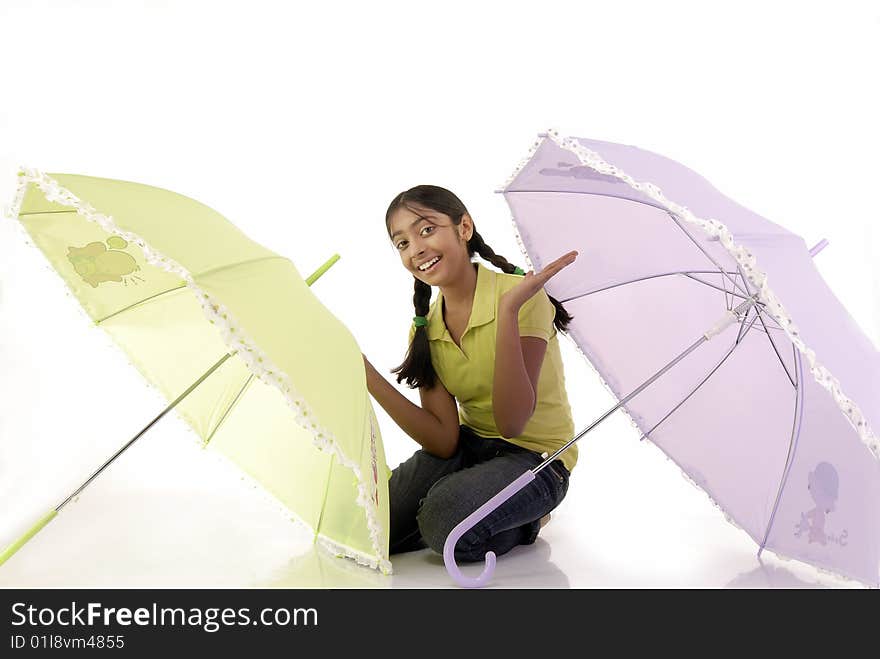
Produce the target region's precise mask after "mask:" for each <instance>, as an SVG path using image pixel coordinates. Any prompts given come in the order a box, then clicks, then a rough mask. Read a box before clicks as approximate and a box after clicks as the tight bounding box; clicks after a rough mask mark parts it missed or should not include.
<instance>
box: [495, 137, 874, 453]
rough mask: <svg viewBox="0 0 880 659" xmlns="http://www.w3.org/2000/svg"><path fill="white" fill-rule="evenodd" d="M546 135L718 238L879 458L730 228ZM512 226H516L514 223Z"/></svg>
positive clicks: (861, 421)
mask: <svg viewBox="0 0 880 659" xmlns="http://www.w3.org/2000/svg"><path fill="white" fill-rule="evenodd" d="M547 138H549V139H552V140H553V141H554V142H555V143H556V144H557V145H558V146H559V147H561V148H563V149H566V150H567V151H570V152H571V153H573V154H574V155H576V156H577V157H578V159H579V160H580V161H581V163H582V164H584V165H587V166H588V167H590V168H592V169H594V170H596V171H597V172H600V173H602V174H607V175H610V176H615V177H617V178H619V179H620V180H622V181H624V182H625V183H627V184H628V185H629V186H630V187H631V188H633V189H635V190H638V191H639V192H642V193H643V194H646V195H648V196H649V197H651V198H652V199H654V200H655V201H656V202H658V203H659V204H660V205H661V206H662V207H663V208H665V209H666V210H668V211H669V212H670V213H673V214H674V215H675V216H676V217H680V218H682V219H684V220H685V221H686V222H688V223H689V224H692V225H694V226H696V227H699V228H700V229H702V230H703V231H704V232H705V233H706V234H707V235H709V236H710V237H711V238H714V239H717V240H719V242H720V243H721V244H722V245H723V246H724V248H725V249H726V250H727V251H728V253H729V254H730V255H731V256H732V257H733V258H734V259H736V262H737V263H739V265H740V266H741V267H742V269H743V273H744V275H745V276H746V277H747V278H748V280H749V281H750V282H751V283H752V284H753V285H754V287H755V289H756V291H757V293H758V299H759V300H760V301H761V302H763V303H764V305H765V309H766V310H767V311H768V312H769V313H770V315H771V317H772V318H773V319H774V320H775V321H776V322H777V323H778V324H779V326H780V327H781V328H782V329H783V331H784V332H785V333H786V335H787V336H788V338H789V339H790V340H791V342H792V343H793V344H794V345H796V346H797V348H798V350H800V351H801V353H802V354H803V355H804V356H805V357H806V358H807V361H808V362H809V365H810V372H811V373H812V374H813V377H814V378H815V379H816V382H818V383H819V384H820V385H821V386H823V387H824V388H825V389H827V390H828V392H829V393H830V394H831V396H832V398H834V401H835V402H836V403H837V406H838V407H839V408H840V411H841V412H843V414H844V415H845V416H846V418H847V419H849V422H850V424H851V425H852V427H853V428H854V429H855V431H856V432H857V433H858V435H859V438H860V439H861V440H862V442H863V443H864V444H865V446H866V447H867V448H868V450H869V451H871V453H872V454H873V455H874V457H875V458H877V459H878V460H880V439H878V437H877V435H876V434H874V432H873V431H872V430H871V428H870V427H869V425H868V421H867V419H865V417H864V415H863V414H862V412H861V410H860V409H859V407H858V405H857V404H856V403H855V402H854V401H853V400H851V399H850V398H848V397H847V396H846V395H845V394H844V393H843V390H842V388H841V386H840V382H839V381H838V380H837V379H836V378H835V377H834V376H833V375H832V374H831V373H830V372H829V371H828V369H826V368H825V367H824V366H822V365H821V364H819V362H818V361H817V360H816V353H815V351H814V350H812V349H811V348H808V347H807V346H806V344H805V343H804V342H803V340H802V339H801V338H800V335H799V332H798V329H797V326H796V325H795V324H794V320H793V319H792V318H791V316H790V315H789V314H788V312H787V311H786V310H785V307H783V306H782V303H781V302H780V301H779V299H778V298H777V297H776V295H775V294H774V293H773V291H772V290H771V289H770V287H769V285H768V284H767V274H766V273H765V272H764V271H763V270H761V269H760V268H759V267H758V265H757V259H756V258H755V256H754V255H753V254H752V253H751V252H749V251H748V250H747V249H746V248H745V247H743V246H742V245H738V244H737V243H736V242H735V241H734V238H733V234H731V232H730V230H729V229H728V228H727V227H726V226H725V225H724V224H723V223H722V222H720V221H719V220H715V219H711V218H710V219H703V218H699V217H697V216H695V215H694V214H693V213H692V212H691V211H690V210H689V209H687V208H685V207H684V206H680V205H678V204H676V203H675V202H673V201H670V200H669V199H667V198H666V197H665V196H663V193H662V192H661V191H660V188H658V187H657V186H656V185H654V184H653V183H649V182H638V181H636V180H635V179H633V178H632V177H631V176H629V175H628V174H627V173H626V172H624V171H623V170H621V169H619V168H618V167H615V166H614V165H611V164H609V163H607V162H606V161H605V160H603V159H602V157H601V156H600V155H599V154H598V153H596V152H595V151H591V150H590V149H587V148H586V147H584V146H583V145H582V144H580V142H578V141H577V140H576V139H574V138H570V137H565V138H564V137H561V136H560V135H559V131H557V130H555V129H553V128H551V129H549V130H548V131H547ZM535 150H537V146H533V147H532V150H531V155H534V152H535ZM531 155H530V157H531ZM523 166H524V163H523V164H520V166H519V167H518V168H517V170H516V171H515V172H514V175H513V176H512V177H511V178H510V179H509V180H510V181H512V180H513V179H514V178H515V177H516V175H517V174H518V173H519V172H520V170H521V169H522V167H523ZM514 226H516V224H515V223H514ZM517 240H518V241H520V243H521V240H520V238H519V234H517Z"/></svg>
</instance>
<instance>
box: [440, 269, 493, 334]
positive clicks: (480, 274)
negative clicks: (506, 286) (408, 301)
mask: <svg viewBox="0 0 880 659" xmlns="http://www.w3.org/2000/svg"><path fill="white" fill-rule="evenodd" d="M476 264H477V286H476V289H475V290H474V303H473V306H472V307H471V316H470V318H468V324H467V327H466V328H465V330H464V333H463V334H462V336H464V334H466V333H467V331H468V330H469V329H470V328H472V327H479V326H480V325H485V324H486V323H489V322H491V321H493V320H495V285H496V279H497V278H498V273H497V272H495V271H494V270H490V269H489V268H487V267H485V266H484V265H483V264H482V263H480V262H479V261H476ZM427 319H428V327H427V329H428V339H429V340H433V339H445V340H447V341H452V337H451V336H450V335H449V330H447V329H446V323H445V322H444V321H443V293H442V292H440V293H438V294H437V299H436V300H434V303H433V304H432V305H431V308H430V309H429V310H428V315H427Z"/></svg>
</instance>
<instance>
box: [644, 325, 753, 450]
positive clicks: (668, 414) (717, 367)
mask: <svg viewBox="0 0 880 659" xmlns="http://www.w3.org/2000/svg"><path fill="white" fill-rule="evenodd" d="M747 317H748V314H746V316H744V317H743V321H742V323H741V324H740V331H742V327H743V324H744V323H745V319H746V318H747ZM756 319H757V318H752V322H751V323H750V324H749V327H748V329H746V331H745V332H744V333H743V334H742V335H741V336H737V339H736V342H735V343H734V344H733V345H732V346H731V347H730V350H728V351H727V354H726V355H724V357H722V358H721V361H719V362H718V363H717V364H716V365H715V368H713V369H712V370H711V371H709V373H708V374H707V375H706V377H704V378H703V379H702V380H701V381H700V383H699V384H698V385H697V386H696V387H694V388H693V389H692V390H691V392H690V393H689V394H688V395H687V396H685V397H684V398H682V399H681V401H680V402H679V403H678V405H676V406H675V407H673V408H672V409H671V410H669V412H668V413H667V414H666V416H664V417H663V418H662V419H660V420H659V421H658V422H657V423H656V424H654V427H653V428H651V429H650V430H648V431H647V432H645V433H644V434H643V435H642V436H641V437H639V441H642V440H643V439H645V438H646V437H647V436H648V435H650V434H651V433H652V432H654V431H655V430H656V429H657V426H659V425H660V424H661V423H663V422H664V421H666V419H668V418H669V417H670V416H672V414H673V413H674V412H675V411H676V410H677V409H678V408H679V407H681V406H682V405H684V404H685V402H686V401H687V400H688V399H689V398H690V397H691V396H693V395H694V394H695V393H697V390H698V389H699V388H700V387H702V386H703V385H704V384H705V383H706V381H707V380H708V379H709V378H710V377H712V374H713V373H715V371H717V370H718V369H719V368H721V365H722V364H723V363H724V362H725V361H727V358H728V357H730V355H732V354H733V351H734V350H736V348H737V346H739V344H740V339H741V338H742V337H743V336H745V335H746V334H748V332H749V330H750V329H751V328H752V325H754V324H755V320H756Z"/></svg>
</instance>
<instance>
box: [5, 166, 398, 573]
mask: <svg viewBox="0 0 880 659" xmlns="http://www.w3.org/2000/svg"><path fill="white" fill-rule="evenodd" d="M18 177H19V179H18V180H19V185H18V188H17V192H16V196H15V199H14V200H13V203H12V205H11V206H10V208H9V210H8V215H9V216H10V217H11V218H13V219H17V220H18V221H19V222H20V224H21V226H22V227H23V228H24V230H25V231H26V232H27V234H28V236H29V239H30V241H32V242H33V244H34V245H35V246H36V247H37V248H39V250H40V251H41V252H42V253H43V255H44V256H45V257H46V259H47V260H48V262H49V264H50V265H51V267H52V269H53V270H54V271H55V272H56V273H57V274H58V275H59V276H60V277H61V278H62V279H63V280H64V282H65V284H66V285H67V287H68V288H69V290H70V292H71V293H72V295H73V296H74V297H75V298H76V299H77V300H78V301H79V303H80V304H81V305H82V307H83V308H84V309H85V311H86V313H87V314H88V315H89V317H90V318H91V319H92V321H93V322H94V324H95V325H98V326H100V327H101V328H102V329H103V330H104V331H106V332H107V333H108V334H109V335H110V336H111V337H112V338H113V340H114V341H115V342H116V343H117V344H118V345H119V346H120V347H121V348H122V349H123V351H124V352H125V353H126V355H127V357H128V359H129V360H130V362H131V364H132V365H134V367H135V368H137V370H138V371H139V372H140V373H141V374H142V375H143V376H144V377H145V378H146V379H147V380H148V381H149V382H150V384H151V385H153V386H154V387H156V388H157V389H158V390H159V391H160V392H161V393H162V395H163V396H164V397H165V399H166V400H168V401H170V404H169V405H168V407H167V408H165V410H163V411H162V413H161V414H159V416H157V417H156V418H155V419H153V421H151V422H150V423H149V424H148V425H147V426H146V427H145V428H144V429H143V430H141V432H140V433H138V434H137V435H136V436H135V437H133V438H132V439H131V440H129V441H128V442H127V443H126V444H125V445H123V446H122V448H120V450H119V451H118V452H117V453H116V454H115V455H113V456H112V457H111V458H110V459H109V460H108V461H107V462H106V463H105V464H104V465H102V466H101V467H100V468H99V469H98V470H97V471H95V472H94V473H93V474H92V475H91V476H90V477H89V478H88V479H87V480H86V481H85V482H84V483H83V485H82V486H81V487H80V488H79V489H78V490H76V491H75V492H74V493H73V494H71V495H70V496H69V497H67V498H66V499H65V500H64V501H63V502H62V503H61V504H59V505H58V506H56V507H55V508H54V509H53V510H51V511H49V512H48V513H47V514H46V515H44V516H43V517H42V518H41V519H40V520H38V521H37V522H36V523H35V524H34V525H33V526H32V527H31V528H30V529H29V530H28V531H27V532H26V533H25V534H24V535H23V536H22V537H21V538H20V539H18V540H16V541H15V542H13V543H12V544H10V545H9V546H8V547H7V548H6V549H5V550H4V551H3V552H2V553H0V565H2V564H3V563H4V562H5V561H6V560H8V558H9V557H10V556H12V554H14V553H15V552H16V551H17V550H18V549H19V548H20V547H21V546H22V545H24V544H25V543H26V542H27V541H28V540H29V539H30V538H31V537H33V536H34V534H36V533H37V532H39V531H40V530H41V529H42V528H43V527H44V526H45V525H46V524H48V523H49V522H50V521H51V520H52V519H53V518H54V517H55V515H57V513H58V511H59V510H61V508H63V507H64V506H65V505H66V504H67V503H68V502H69V501H71V500H72V499H73V498H74V497H75V496H76V495H77V494H78V493H79V492H80V491H82V489H83V488H84V487H86V486H87V485H88V484H89V483H90V482H91V481H92V480H93V479H94V478H95V477H97V475H98V474H100V473H101V471H103V470H104V469H105V468H106V467H107V466H108V465H109V464H110V463H111V462H112V461H113V460H114V459H115V458H116V457H118V456H119V455H120V454H121V453H122V452H123V451H124V450H125V449H126V448H128V447H129V446H130V445H131V444H132V443H133V442H134V441H136V440H137V439H138V438H139V437H140V436H141V435H143V433H144V432H146V431H147V430H148V429H149V428H150V427H151V426H152V425H153V424H154V423H155V422H156V421H158V420H159V419H160V418H161V417H162V416H163V415H164V414H165V413H167V412H168V411H169V410H171V409H172V408H176V412H177V413H178V414H179V415H180V416H181V417H182V418H183V419H184V420H185V421H186V423H187V424H188V425H189V426H190V427H191V428H192V429H193V430H194V431H195V433H196V434H197V435H198V437H199V438H200V439H201V441H202V443H203V446H204V447H205V448H206V449H209V450H216V451H219V452H221V453H222V454H224V455H225V456H226V457H227V458H229V459H231V460H232V461H233V462H235V463H236V464H237V465H238V466H240V467H241V468H242V469H243V470H244V471H245V472H247V474H248V475H249V476H251V477H252V478H254V479H255V480H256V481H258V482H259V483H260V484H262V485H263V486H264V487H265V488H266V489H267V490H268V491H269V492H270V493H271V494H272V495H274V496H275V497H276V498H277V499H278V500H280V501H281V502H282V503H283V504H284V505H285V506H286V507H287V508H288V509H289V510H290V512H291V518H292V519H294V520H296V521H299V522H302V523H303V524H304V525H305V526H306V527H307V528H308V529H309V530H310V531H311V532H312V533H313V534H314V539H315V541H316V543H317V544H318V545H320V546H322V547H324V548H325V549H328V550H329V551H331V552H332V553H333V554H334V555H336V556H347V557H349V558H352V559H355V560H356V561H357V562H358V563H362V564H364V565H369V566H370V567H373V568H377V569H379V570H381V571H382V572H383V573H385V574H390V572H391V563H390V562H389V560H388V476H389V473H390V472H389V470H388V467H387V465H386V463H385V455H384V450H383V447H382V439H381V435H380V432H379V425H378V423H377V421H376V416H375V413H374V411H373V407H372V405H371V402H370V398H369V393H368V392H367V388H366V378H365V373H364V363H363V356H362V353H361V350H360V348H359V347H358V345H357V343H356V342H355V340H354V338H353V337H352V335H351V333H350V332H349V331H348V329H347V328H346V327H345V326H344V325H343V324H342V323H341V322H340V321H339V320H338V319H337V318H336V317H335V316H333V314H331V313H330V312H329V311H328V310H327V309H326V308H325V307H324V306H323V305H322V304H321V303H320V301H319V300H318V299H317V298H316V297H315V295H314V294H313V293H312V292H311V290H310V289H309V285H310V284H311V283H312V282H313V281H314V280H315V279H317V277H319V276H320V275H321V274H322V273H323V272H324V271H325V270H326V269H327V268H328V267H330V265H332V263H333V262H335V258H338V257H335V258H334V259H331V260H330V261H328V262H327V263H326V264H324V266H322V268H321V269H319V270H318V271H317V272H316V273H315V274H313V275H312V276H311V277H309V279H308V280H303V278H302V277H301V276H300V274H299V272H298V271H297V269H296V267H295V266H294V264H293V263H292V262H291V261H290V260H289V259H287V258H286V257H283V256H281V255H279V254H276V253H275V252H272V251H271V250H269V249H267V248H265V247H263V246H262V245H259V244H257V243H255V242H254V241H252V240H250V239H249V238H248V237H247V236H245V235H244V234H243V233H242V232H241V231H240V230H239V229H237V228H236V227H235V225H233V224H232V223H231V222H229V221H228V220H226V219H225V218H224V217H223V216H222V215H220V214H219V213H217V212H216V211H214V210H212V209H211V208H209V207H207V206H205V205H204V204H201V203H199V202H197V201H195V200H193V199H190V198H188V197H185V196H183V195H180V194H177V193H174V192H171V191H168V190H163V189H161V188H156V187H152V186H149V185H143V184H140V183H133V182H129V181H119V180H114V179H106V178H96V177H91V176H81V175H75V174H45V173H42V172H40V171H37V170H31V169H24V168H22V169H21V170H20V171H19V173H18ZM22 322H24V319H22Z"/></svg>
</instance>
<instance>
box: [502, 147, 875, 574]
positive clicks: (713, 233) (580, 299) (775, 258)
mask: <svg viewBox="0 0 880 659" xmlns="http://www.w3.org/2000/svg"><path fill="white" fill-rule="evenodd" d="M498 192H501V193H503V195H504V197H505V199H506V201H507V203H508V205H509V206H510V209H511V211H512V214H513V223H514V228H515V231H516V233H517V238H518V240H519V242H520V246H521V248H522V250H523V254H524V256H525V258H526V259H527V261H528V263H529V267H530V268H533V269H535V270H541V269H542V268H543V267H544V266H545V264H547V263H549V262H550V261H552V260H554V259H556V258H557V257H559V256H560V255H561V254H564V253H566V252H568V251H569V250H572V249H577V250H578V251H579V253H580V254H579V257H578V259H577V261H576V262H575V263H574V264H572V265H570V266H568V267H566V268H564V269H563V270H562V271H561V272H560V273H559V274H558V275H556V276H554V277H553V278H552V279H551V280H550V281H549V282H548V284H547V287H546V288H547V292H548V293H549V294H550V295H552V296H553V297H555V298H556V299H558V300H559V301H560V302H562V303H564V304H565V307H566V309H567V310H568V311H569V313H571V314H572V315H573V316H574V320H573V321H572V323H571V324H570V326H569V331H568V335H569V337H570V338H571V339H572V340H573V341H574V343H575V344H576V345H577V348H578V349H579V350H580V351H581V352H582V354H583V355H584V356H585V357H586V359H587V360H589V362H590V363H591V364H592V365H593V366H594V367H595V368H596V370H597V371H598V373H599V374H600V376H601V378H602V380H603V381H604V383H605V385H606V386H607V387H608V388H609V389H610V391H611V392H612V393H613V394H614V396H615V397H616V398H617V399H618V400H621V399H623V398H624V397H625V396H627V395H628V394H630V393H631V392H633V391H634V390H636V389H637V388H638V387H639V386H640V385H641V384H642V383H643V382H644V381H645V380H646V379H647V378H648V377H649V376H651V375H652V374H654V373H655V372H656V371H658V369H660V368H661V367H663V366H664V365H665V364H667V362H669V360H670V359H671V358H672V357H674V356H676V355H680V354H681V353H682V351H683V350H685V348H687V346H688V345H689V344H691V342H692V341H693V340H694V338H696V337H700V335H704V334H705V335H706V340H705V342H704V343H703V344H702V345H701V346H700V347H699V348H698V349H694V350H693V351H692V352H691V353H689V354H688V355H687V356H686V357H684V358H682V359H681V361H679V362H678V363H676V365H675V366H674V367H672V368H670V369H669V370H668V371H667V372H665V373H664V374H663V375H662V376H661V377H660V378H658V379H657V380H656V381H654V382H653V383H651V384H650V385H649V386H647V387H646V388H645V389H644V390H642V391H641V392H639V393H638V394H637V395H636V396H634V397H633V398H632V399H631V400H629V401H627V402H626V403H625V404H624V405H623V406H622V407H623V409H624V410H625V411H626V413H627V414H628V415H629V417H630V419H631V421H632V422H633V424H634V425H635V426H636V428H637V429H638V432H639V434H640V436H641V438H643V439H644V438H647V439H649V440H650V441H652V442H654V443H655V444H656V445H657V446H658V447H659V448H660V449H661V450H662V451H663V452H664V453H665V454H666V455H667V456H668V457H669V458H671V459H672V460H673V461H674V462H675V463H677V464H678V466H679V467H681V469H682V470H683V471H684V472H685V473H686V474H687V476H688V477H689V478H690V480H692V482H694V483H695V484H696V485H697V486H698V487H700V488H701V489H702V490H704V491H705V492H706V493H707V494H708V495H709V497H710V498H711V499H712V501H713V502H715V503H716V505H718V506H719V507H720V508H721V509H722V511H723V512H724V514H725V516H726V517H727V519H728V520H729V521H731V522H733V523H734V524H735V525H737V526H738V527H739V528H741V529H743V530H744V531H745V532H746V533H748V534H749V535H750V536H751V537H752V538H753V539H754V540H755V542H756V543H758V545H759V547H760V549H759V552H758V553H759V555H760V551H761V550H763V549H768V550H772V551H773V552H774V553H776V554H778V555H780V556H782V557H784V558H795V559H799V560H802V561H805V562H807V563H810V564H812V565H814V566H817V567H820V568H822V569H825V570H828V571H831V572H834V573H835V574H837V575H840V576H844V577H848V578H853V579H857V580H859V581H861V582H864V583H867V584H870V585H873V586H877V585H880V582H878V573H880V572H878V564H880V462H878V460H880V441H878V437H877V435H876V434H875V430H873V429H875V428H878V427H880V353H878V351H877V349H876V348H875V347H874V345H873V344H872V343H871V341H870V339H869V338H868V337H867V336H866V335H865V334H864V333H863V332H862V330H861V329H860V328H859V326H858V324H857V323H856V322H855V321H854V320H853V318H852V317H851V316H850V314H849V313H848V312H847V310H846V309H845V307H844V306H843V305H842V304H841V303H840V302H839V300H838V299H837V298H836V297H835V296H834V294H833V292H832V291H831V289H830V288H829V287H828V285H827V284H826V283H825V281H824V280H823V279H822V277H821V275H820V274H819V271H818V270H817V269H816V267H815V265H814V263H813V259H812V257H813V255H814V253H815V251H816V250H817V249H821V247H822V245H817V246H816V248H814V250H813V253H811V251H810V250H809V249H808V248H807V245H806V244H805V242H804V240H803V238H801V237H800V236H798V235H796V234H794V233H792V232H791V231H788V230H786V229H785V228H783V227H781V226H779V225H777V224H774V223H773V222H770V221H769V220H767V219H765V218H763V217H761V216H759V215H757V214H756V213H754V212H752V211H750V210H748V209H747V208H745V207H743V206H741V205H739V204H737V203H736V202H734V201H732V200H730V199H728V198H727V197H725V196H724V195H723V194H722V193H720V192H719V191H718V190H716V189H715V188H714V187H712V186H711V185H710V184H709V183H708V182H707V181H706V180H705V179H703V178H702V177H700V176H699V175H698V174H696V173H695V172H693V171H691V170H690V169H688V168H686V167H684V166H682V165H681V164H679V163H677V162H674V161H672V160H670V159H668V158H665V157H663V156H660V155H658V154H655V153H651V152H649V151H645V150H642V149H638V148H636V147H633V146H628V145H623V144H615V143H612V142H604V141H600V140H592V139H584V138H564V137H562V136H561V135H560V134H559V133H558V132H557V131H555V130H551V131H549V132H548V133H543V134H541V135H540V136H539V139H538V140H537V141H536V142H535V144H534V145H533V147H532V149H531V152H530V153H529V154H528V156H527V157H526V158H525V159H524V160H523V162H522V163H521V164H520V166H519V167H518V168H517V169H516V171H515V172H514V174H513V175H512V176H511V177H510V179H509V180H508V181H507V182H506V183H505V184H504V186H503V187H502V189H501V190H499V191H498ZM752 300H753V302H751V301H752ZM744 302H745V303H746V304H744V305H743V303H744ZM740 305H742V306H740ZM737 307H739V308H740V310H745V311H744V313H741V314H739V316H734V315H733V313H732V312H730V310H732V309H736V308H737ZM725 314H726V315H725ZM719 317H721V318H725V317H726V318H728V319H729V320H730V321H731V322H730V324H729V325H728V324H726V323H719ZM734 321H735V322H734Z"/></svg>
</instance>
